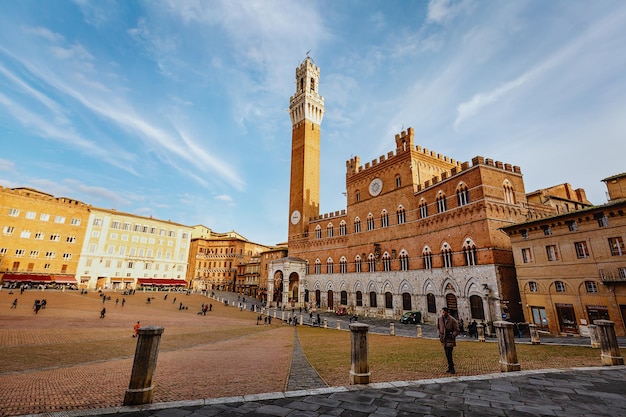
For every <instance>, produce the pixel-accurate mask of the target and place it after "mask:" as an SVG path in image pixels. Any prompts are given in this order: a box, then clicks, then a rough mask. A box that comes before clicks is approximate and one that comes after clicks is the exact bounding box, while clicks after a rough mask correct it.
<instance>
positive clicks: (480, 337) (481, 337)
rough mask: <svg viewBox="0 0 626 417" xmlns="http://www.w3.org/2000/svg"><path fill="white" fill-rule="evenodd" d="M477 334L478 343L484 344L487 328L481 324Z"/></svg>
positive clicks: (477, 328) (477, 327)
mask: <svg viewBox="0 0 626 417" xmlns="http://www.w3.org/2000/svg"><path fill="white" fill-rule="evenodd" d="M476 332H477V333H478V341H479V342H484V341H485V326H484V325H482V324H479V325H478V326H476Z"/></svg>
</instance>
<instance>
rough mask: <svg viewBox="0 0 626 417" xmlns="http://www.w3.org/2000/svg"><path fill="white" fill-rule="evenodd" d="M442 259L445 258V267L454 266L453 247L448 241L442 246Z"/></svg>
mask: <svg viewBox="0 0 626 417" xmlns="http://www.w3.org/2000/svg"><path fill="white" fill-rule="evenodd" d="M441 259H442V260H443V267H444V268H452V249H451V248H450V245H448V244H447V243H444V244H443V246H442V247H441Z"/></svg>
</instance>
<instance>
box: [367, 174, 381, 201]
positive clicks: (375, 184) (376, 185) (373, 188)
mask: <svg viewBox="0 0 626 417" xmlns="http://www.w3.org/2000/svg"><path fill="white" fill-rule="evenodd" d="M382 190H383V180H381V179H380V178H374V179H373V180H372V182H370V186H369V192H370V195H371V196H372V197H376V196H377V195H378V194H380V192H381V191H382Z"/></svg>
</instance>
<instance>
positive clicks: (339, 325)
mask: <svg viewBox="0 0 626 417" xmlns="http://www.w3.org/2000/svg"><path fill="white" fill-rule="evenodd" d="M337 330H341V322H340V321H339V320H337Z"/></svg>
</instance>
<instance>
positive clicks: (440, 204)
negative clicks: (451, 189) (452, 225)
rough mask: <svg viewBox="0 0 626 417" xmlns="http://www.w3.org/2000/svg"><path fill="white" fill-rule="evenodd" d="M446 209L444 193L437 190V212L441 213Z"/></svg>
mask: <svg viewBox="0 0 626 417" xmlns="http://www.w3.org/2000/svg"><path fill="white" fill-rule="evenodd" d="M446 210H448V203H447V202H446V195H445V194H444V193H443V192H441V191H439V194H437V213H443V212H444V211H446Z"/></svg>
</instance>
